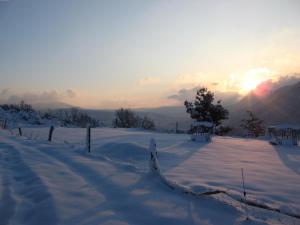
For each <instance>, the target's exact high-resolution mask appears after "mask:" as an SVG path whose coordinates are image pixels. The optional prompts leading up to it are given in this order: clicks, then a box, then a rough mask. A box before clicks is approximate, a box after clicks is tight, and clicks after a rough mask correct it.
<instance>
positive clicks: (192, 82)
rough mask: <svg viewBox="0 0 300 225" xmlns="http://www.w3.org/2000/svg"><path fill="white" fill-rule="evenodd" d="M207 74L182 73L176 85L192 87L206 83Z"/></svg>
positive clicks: (176, 80)
mask: <svg viewBox="0 0 300 225" xmlns="http://www.w3.org/2000/svg"><path fill="white" fill-rule="evenodd" d="M204 78H205V75H204V74H203V73H195V74H181V75H179V76H177V77H176V79H175V81H174V86H175V87H182V88H192V87H195V86H199V85H200V84H201V83H204Z"/></svg>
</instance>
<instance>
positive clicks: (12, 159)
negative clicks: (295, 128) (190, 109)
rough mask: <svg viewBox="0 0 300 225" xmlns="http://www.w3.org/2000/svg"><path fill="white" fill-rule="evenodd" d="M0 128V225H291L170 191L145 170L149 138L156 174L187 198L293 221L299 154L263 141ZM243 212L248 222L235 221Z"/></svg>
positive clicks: (299, 199)
mask: <svg viewBox="0 0 300 225" xmlns="http://www.w3.org/2000/svg"><path fill="white" fill-rule="evenodd" d="M12 133H13V134H11V132H8V131H4V130H0V174H1V180H0V225H6V224H17V225H19V224H31V225H40V224H43V225H44V224H45V225H47V224H49V225H52V224H70V225H71V224H91V225H92V224H95V225H96V224H115V225H126V224H137V225H138V224H146V225H147V224H149V225H153V224H158V225H160V224H161V225H164V224H166V225H167V224H180V225H182V224H188V225H189V224H204V225H208V224H216V225H223V224H225V225H226V224H228V225H230V224H291V225H294V224H300V220H299V219H296V218H294V217H290V216H286V215H283V214H281V213H277V212H272V211H268V210H263V209H257V208H254V207H249V206H248V207H246V206H245V205H241V204H239V203H238V202H236V201H234V200H230V199H228V197H226V196H223V195H222V194H220V195H216V196H215V197H212V196H211V197H195V196H191V195H187V194H183V193H179V192H176V191H174V190H172V189H170V188H169V187H167V186H166V185H165V184H163V183H162V182H161V180H160V179H159V178H158V177H157V176H155V175H154V174H152V173H151V172H149V168H148V158H149V152H148V145H149V140H150V139H151V138H154V139H155V140H156V142H157V147H158V151H159V163H160V166H161V171H162V173H163V175H165V176H166V177H167V178H168V179H169V180H172V181H176V182H177V183H178V184H179V185H182V186H184V187H186V188H188V189H191V190H193V191H194V192H198V191H199V192H201V191H203V190H205V189H209V188H212V189H219V190H225V191H227V192H228V193H230V194H232V195H235V196H241V194H242V192H243V189H242V177H241V168H243V169H244V176H245V187H246V191H247V198H249V199H251V200H254V201H256V202H261V203H264V204H267V205H268V206H270V207H273V208H278V209H280V210H281V211H284V212H289V213H293V214H296V215H300V148H299V147H290V148H289V147H278V146H272V145H270V144H269V143H268V142H267V141H261V140H251V139H240V138H229V137H214V138H213V140H212V142H211V143H208V144H201V143H194V142H191V141H190V140H189V136H188V135H185V134H164V133H155V132H146V131H141V130H134V129H130V130H129V129H110V128H99V129H92V146H91V151H92V152H91V153H90V154H87V153H86V152H85V149H84V148H85V143H84V142H85V135H86V131H85V129H79V128H56V129H55V130H54V134H53V142H52V143H48V142H47V141H46V140H47V136H48V128H25V129H23V135H24V137H18V136H16V134H17V131H16V130H13V132H12ZM247 213H248V214H249V217H250V220H245V218H246V215H247Z"/></svg>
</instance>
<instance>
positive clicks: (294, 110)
mask: <svg viewBox="0 0 300 225" xmlns="http://www.w3.org/2000/svg"><path fill="white" fill-rule="evenodd" d="M229 110H230V118H229V121H228V124H229V125H231V126H233V127H239V124H240V121H241V119H242V118H244V117H245V114H246V113H245V112H246V110H251V111H252V112H254V113H255V114H256V115H257V116H258V117H259V118H261V119H262V120H264V122H265V124H266V125H270V124H277V123H293V124H300V82H298V83H295V84H293V85H288V86H284V87H281V88H279V89H277V90H275V91H273V92H271V93H269V94H267V95H266V96H259V95H257V94H255V92H250V93H249V94H248V95H246V96H245V97H244V98H243V99H241V100H240V101H239V102H238V103H237V104H235V105H233V106H232V107H230V108H229Z"/></svg>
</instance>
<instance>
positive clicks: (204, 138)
mask: <svg viewBox="0 0 300 225" xmlns="http://www.w3.org/2000/svg"><path fill="white" fill-rule="evenodd" d="M191 139H192V141H196V142H210V141H211V136H210V133H204V132H196V133H193V134H192V136H191Z"/></svg>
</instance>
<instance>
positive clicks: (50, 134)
mask: <svg viewBox="0 0 300 225" xmlns="http://www.w3.org/2000/svg"><path fill="white" fill-rule="evenodd" d="M53 131H54V126H51V127H50V129H49V136H48V141H49V142H51V141H52V134H53Z"/></svg>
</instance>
